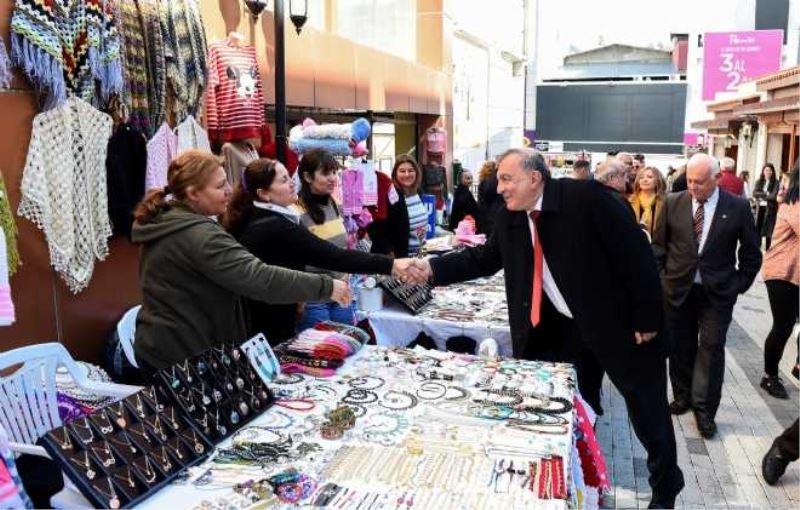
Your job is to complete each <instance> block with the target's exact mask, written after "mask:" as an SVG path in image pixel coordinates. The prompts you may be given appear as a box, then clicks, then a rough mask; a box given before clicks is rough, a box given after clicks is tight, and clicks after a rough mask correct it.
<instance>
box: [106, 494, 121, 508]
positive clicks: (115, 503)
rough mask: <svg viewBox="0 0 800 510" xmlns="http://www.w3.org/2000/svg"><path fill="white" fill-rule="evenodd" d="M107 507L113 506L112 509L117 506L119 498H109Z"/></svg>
mask: <svg viewBox="0 0 800 510" xmlns="http://www.w3.org/2000/svg"><path fill="white" fill-rule="evenodd" d="M108 508H113V509H114V510H116V509H117V508H119V498H116V497H115V498H111V499H110V500H109V502H108Z"/></svg>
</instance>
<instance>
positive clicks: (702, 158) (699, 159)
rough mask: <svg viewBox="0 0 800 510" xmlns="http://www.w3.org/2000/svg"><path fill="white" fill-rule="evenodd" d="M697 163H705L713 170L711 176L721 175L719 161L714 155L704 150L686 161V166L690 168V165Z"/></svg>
mask: <svg viewBox="0 0 800 510" xmlns="http://www.w3.org/2000/svg"><path fill="white" fill-rule="evenodd" d="M695 165H705V166H706V167H707V168H708V169H709V170H711V177H716V176H718V175H719V161H717V158H715V157H714V156H709V155H708V154H705V153H703V152H698V153H697V154H695V155H694V156H692V157H691V158H689V161H688V162H687V163H686V168H687V169H688V168H689V167H690V166H695Z"/></svg>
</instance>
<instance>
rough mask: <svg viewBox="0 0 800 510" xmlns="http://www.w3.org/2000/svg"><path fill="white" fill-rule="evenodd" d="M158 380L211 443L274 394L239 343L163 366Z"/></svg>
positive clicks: (230, 431)
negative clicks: (238, 345)
mask: <svg viewBox="0 0 800 510" xmlns="http://www.w3.org/2000/svg"><path fill="white" fill-rule="evenodd" d="M156 381H157V384H158V385H159V386H160V387H161V388H162V389H163V391H164V392H166V393H167V394H169V395H170V399H171V400H172V401H173V402H175V403H176V406H177V407H178V408H179V409H180V412H181V413H182V414H183V415H184V416H185V417H186V418H187V419H188V420H189V421H190V422H191V423H192V425H194V426H195V427H196V428H197V429H198V430H199V431H200V432H202V433H203V435H204V436H205V437H206V438H207V439H209V440H210V441H211V442H213V443H217V442H219V441H220V440H221V439H224V438H226V437H228V436H230V435H231V434H233V433H234V432H235V431H237V430H238V429H240V428H241V427H242V426H243V425H245V424H247V423H249V422H250V421H251V420H252V419H253V418H255V417H257V416H258V415H260V414H261V413H263V412H264V411H266V410H267V409H269V408H270V407H271V406H272V404H273V402H274V400H275V398H274V396H273V395H272V392H271V391H270V389H269V387H268V386H267V385H266V384H265V383H264V381H263V379H262V378H261V377H259V375H258V374H257V373H256V371H255V370H254V369H253V366H252V364H251V362H250V359H249V358H248V357H247V355H246V354H245V353H244V352H243V351H242V350H241V349H240V348H239V347H237V346H234V345H225V346H222V347H212V348H211V349H209V350H207V351H205V352H203V353H201V354H199V355H197V356H194V357H192V358H189V359H187V360H184V361H183V362H181V363H178V364H175V365H172V366H171V367H168V368H164V369H161V370H159V371H158V372H157V375H156Z"/></svg>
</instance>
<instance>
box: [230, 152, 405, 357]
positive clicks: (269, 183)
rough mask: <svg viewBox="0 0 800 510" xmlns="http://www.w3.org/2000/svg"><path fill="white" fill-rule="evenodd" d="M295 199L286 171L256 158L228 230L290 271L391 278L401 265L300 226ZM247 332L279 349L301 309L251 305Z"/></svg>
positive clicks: (238, 194)
mask: <svg viewBox="0 0 800 510" xmlns="http://www.w3.org/2000/svg"><path fill="white" fill-rule="evenodd" d="M296 201H297V193H296V191H295V186H294V181H293V180H292V178H291V176H289V172H287V171H286V167H284V166H283V164H281V163H280V162H278V161H274V160H271V159H257V160H255V161H253V162H251V163H250V164H249V165H247V167H246V168H245V170H244V175H243V178H242V180H241V182H240V183H239V184H238V185H237V187H236V191H235V194H234V197H233V200H231V204H230V206H229V207H228V213H227V215H226V217H225V226H226V227H227V228H228V230H229V231H230V232H231V234H232V235H233V236H234V237H236V239H237V240H238V241H239V242H240V243H241V244H242V245H243V246H244V247H245V248H247V249H248V250H250V252H251V253H253V254H254V255H255V256H257V257H258V258H259V259H261V260H262V261H264V262H266V263H268V264H272V265H276V266H281V267H287V268H290V269H297V270H303V269H305V266H306V265H312V266H316V267H320V268H323V269H330V270H333V271H341V272H345V273H361V274H391V273H392V272H393V271H394V270H396V269H398V268H399V267H400V266H402V265H403V262H402V261H393V260H392V258H391V257H387V256H384V255H373V254H369V253H364V252H361V251H356V250H343V249H341V248H338V247H337V246H335V245H333V244H331V243H329V242H327V241H324V240H322V239H320V238H319V237H317V236H315V235H314V234H312V233H311V232H310V231H309V230H308V229H307V228H305V227H304V226H302V225H300V215H299V213H298V212H296V211H294V210H292V209H290V206H291V205H293V204H294V203H295V202H296ZM246 307H247V311H248V333H249V334H250V335H255V334H257V333H259V332H260V333H264V335H265V336H266V337H267V339H268V340H269V342H270V344H272V345H277V344H278V343H280V342H283V341H285V340H288V339H290V338H292V337H293V336H294V335H295V322H296V319H297V312H298V307H297V305H296V304H290V305H269V304H266V303H261V302H256V301H248V302H247V303H246Z"/></svg>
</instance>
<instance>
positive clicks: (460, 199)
mask: <svg viewBox="0 0 800 510" xmlns="http://www.w3.org/2000/svg"><path fill="white" fill-rule="evenodd" d="M458 179H459V180H460V181H461V182H460V183H459V184H458V186H456V189H455V190H454V191H453V208H452V210H451V212H450V222H449V224H448V227H449V228H450V230H452V231H453V232H455V230H456V228H458V224H459V223H460V222H461V220H463V219H464V218H466V217H467V216H472V219H473V220H475V221H476V230H477V221H478V203H477V202H476V201H475V197H474V196H472V190H471V189H470V188H472V172H470V171H469V170H467V169H464V170H462V171H461V175H459V176H458Z"/></svg>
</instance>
